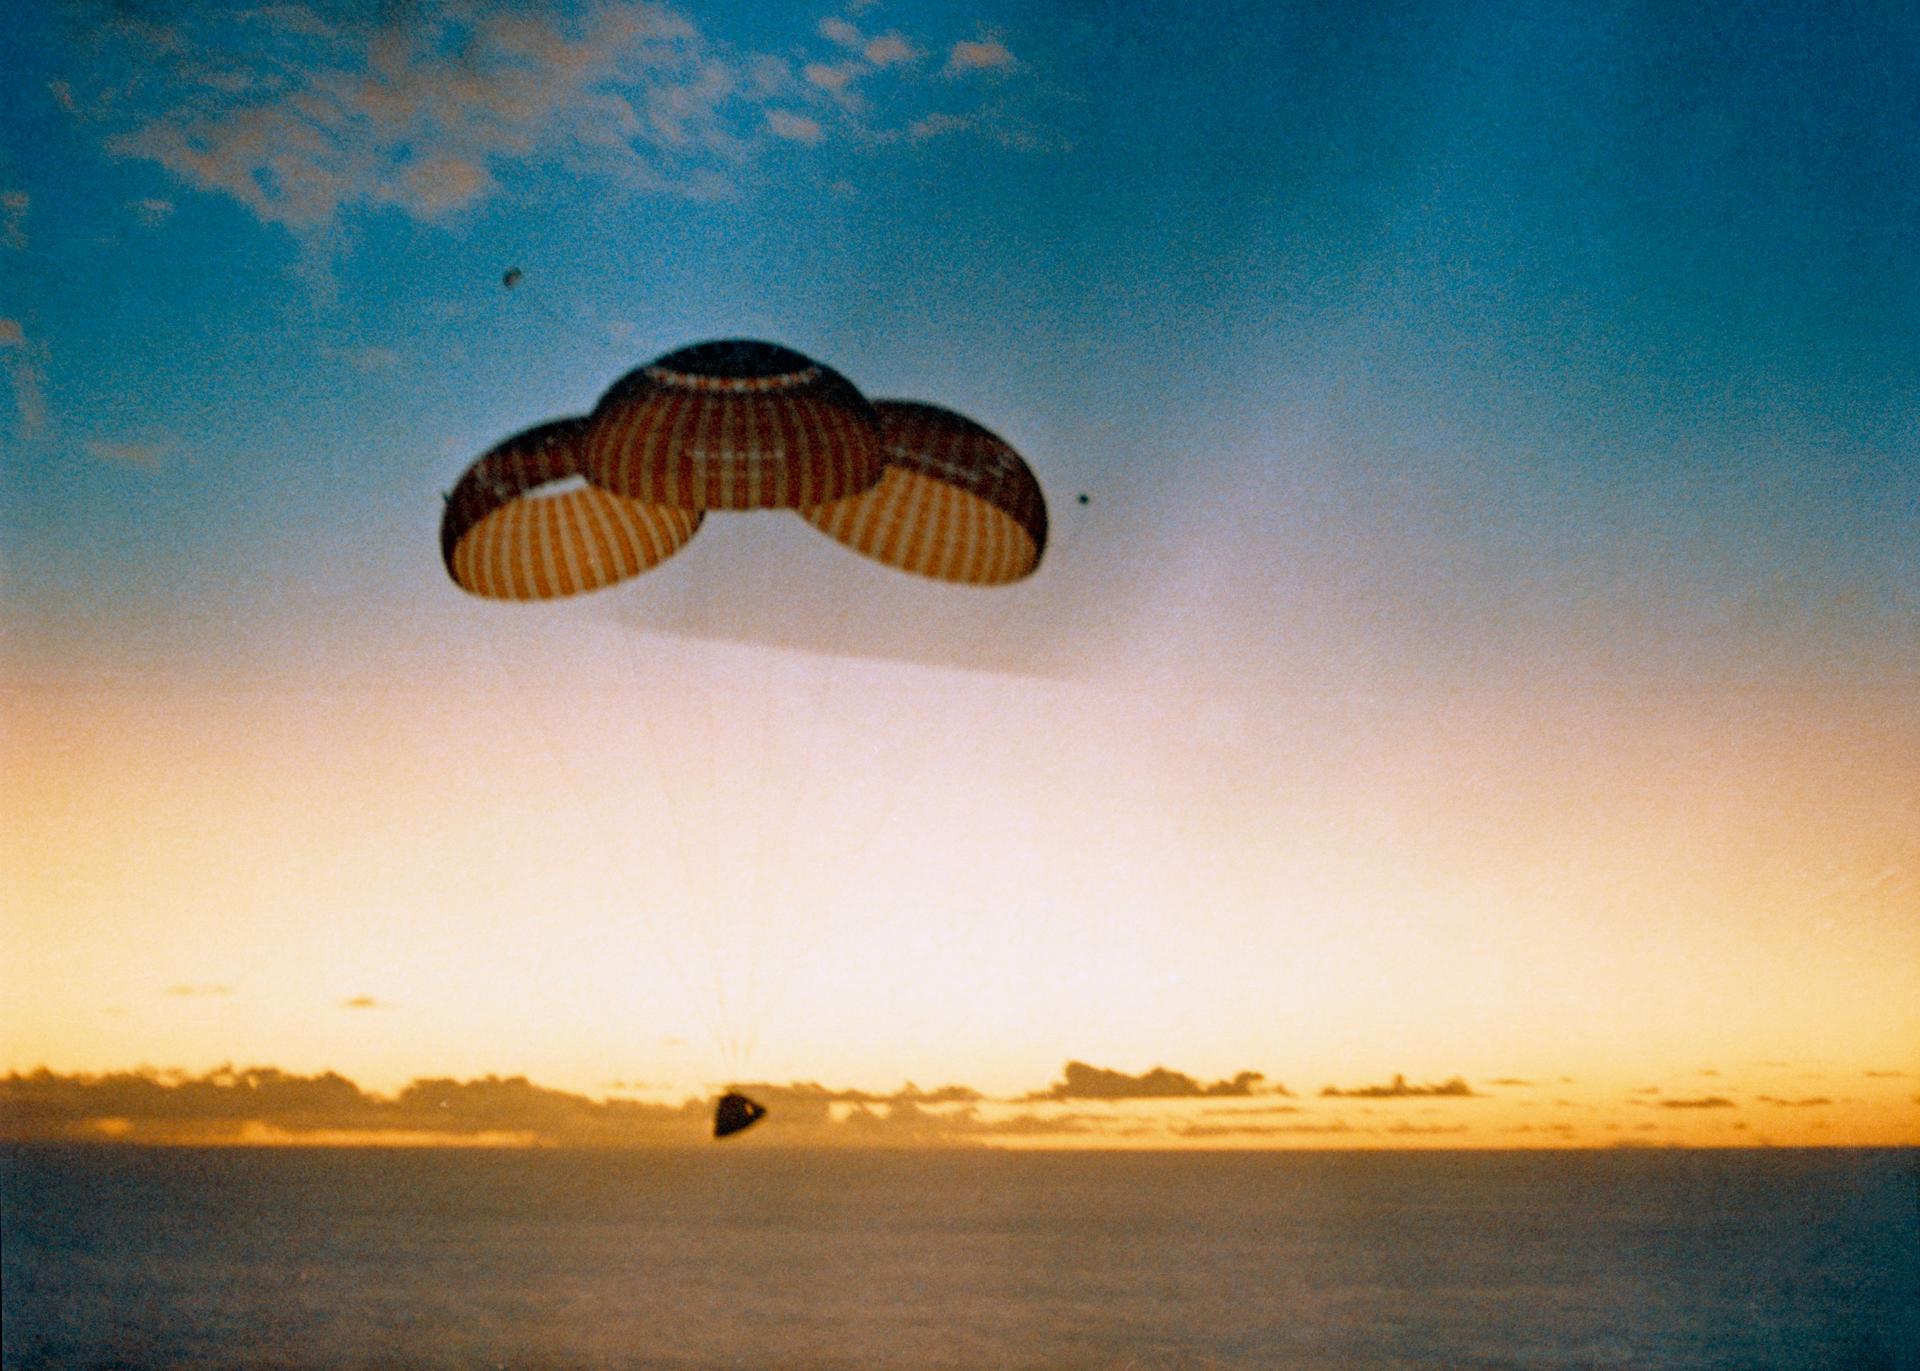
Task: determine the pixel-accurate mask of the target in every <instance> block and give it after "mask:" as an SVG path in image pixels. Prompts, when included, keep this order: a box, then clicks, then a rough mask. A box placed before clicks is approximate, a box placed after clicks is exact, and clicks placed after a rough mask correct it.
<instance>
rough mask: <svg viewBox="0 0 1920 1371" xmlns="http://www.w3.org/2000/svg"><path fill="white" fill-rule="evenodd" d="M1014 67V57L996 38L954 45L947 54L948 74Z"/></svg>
mask: <svg viewBox="0 0 1920 1371" xmlns="http://www.w3.org/2000/svg"><path fill="white" fill-rule="evenodd" d="M1013 65H1014V56H1013V54H1012V53H1011V52H1009V51H1008V50H1007V45H1006V44H1005V43H1002V42H1001V41H1000V40H999V39H998V38H986V39H982V40H980V41H979V42H972V43H955V44H954V45H953V47H952V49H951V50H950V51H949V52H948V53H947V70H948V71H949V72H955V73H957V72H963V71H992V70H996V69H1003V68H1006V67H1011V66H1013Z"/></svg>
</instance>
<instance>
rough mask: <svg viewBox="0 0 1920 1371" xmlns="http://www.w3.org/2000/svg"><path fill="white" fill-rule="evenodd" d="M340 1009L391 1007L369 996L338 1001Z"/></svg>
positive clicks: (356, 996)
mask: <svg viewBox="0 0 1920 1371" xmlns="http://www.w3.org/2000/svg"><path fill="white" fill-rule="evenodd" d="M340 1007H341V1008H342V1009H392V1008H393V1005H392V1004H390V1003H389V1002H387V1001H386V1000H378V999H375V998H374V997H373V996H371V995H350V996H348V997H347V998H346V999H344V1000H342V1001H340Z"/></svg>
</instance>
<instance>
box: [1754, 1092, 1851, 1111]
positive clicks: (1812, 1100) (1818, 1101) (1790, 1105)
mask: <svg viewBox="0 0 1920 1371" xmlns="http://www.w3.org/2000/svg"><path fill="white" fill-rule="evenodd" d="M1759 1098H1760V1102H1761V1103H1762V1104H1771V1105H1777V1106H1779V1107H1780V1108H1782V1109H1818V1108H1820V1107H1821V1106H1822V1105H1829V1104H1832V1103H1833V1099H1832V1097H1831V1096H1827V1095H1809V1096H1807V1097H1805V1098H1804V1099H1798V1100H1786V1099H1781V1098H1780V1097H1779V1096H1777V1095H1762V1096H1760V1097H1759Z"/></svg>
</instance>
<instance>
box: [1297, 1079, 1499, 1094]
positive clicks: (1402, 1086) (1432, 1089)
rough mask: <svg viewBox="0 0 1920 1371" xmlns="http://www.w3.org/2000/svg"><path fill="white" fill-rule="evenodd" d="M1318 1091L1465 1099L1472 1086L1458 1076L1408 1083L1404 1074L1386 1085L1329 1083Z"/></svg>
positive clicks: (1324, 1092)
mask: <svg viewBox="0 0 1920 1371" xmlns="http://www.w3.org/2000/svg"><path fill="white" fill-rule="evenodd" d="M1320 1093H1321V1094H1322V1095H1325V1096H1329V1097H1336V1098H1344V1099H1349V1100H1410V1099H1431V1098H1434V1097H1440V1098H1446V1099H1465V1098H1468V1097H1470V1096H1472V1094H1473V1087H1472V1086H1470V1085H1468V1084H1467V1083H1466V1081H1465V1080H1464V1079H1462V1078H1461V1077H1459V1076H1455V1077H1453V1078H1452V1079H1451V1080H1446V1081H1440V1082H1438V1083H1437V1084H1433V1085H1409V1084H1408V1083H1407V1078H1406V1077H1405V1076H1395V1077H1394V1078H1393V1080H1392V1081H1391V1082H1389V1083H1388V1084H1386V1085H1358V1086H1349V1087H1347V1088H1346V1089H1342V1088H1341V1087H1339V1086H1337V1085H1330V1086H1327V1087H1326V1088H1325V1089H1323V1090H1322V1091H1321V1092H1320Z"/></svg>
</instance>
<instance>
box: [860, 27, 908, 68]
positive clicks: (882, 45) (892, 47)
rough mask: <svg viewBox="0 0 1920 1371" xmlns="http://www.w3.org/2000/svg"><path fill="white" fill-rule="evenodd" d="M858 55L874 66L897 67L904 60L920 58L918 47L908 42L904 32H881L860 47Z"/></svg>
mask: <svg viewBox="0 0 1920 1371" xmlns="http://www.w3.org/2000/svg"><path fill="white" fill-rule="evenodd" d="M860 55H861V56H862V57H864V58H866V59H867V60H868V61H869V62H871V63H873V65H874V66H876V67H897V66H900V65H901V64H902V63H905V62H916V61H918V60H919V59H920V56H921V53H920V49H918V48H916V47H915V46H914V45H913V44H912V43H910V42H908V41H907V39H906V36H905V35H904V34H899V33H883V34H881V35H880V36H879V37H877V38H874V39H871V40H870V41H869V42H868V43H867V45H866V46H865V47H863V48H861V49H860Z"/></svg>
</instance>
